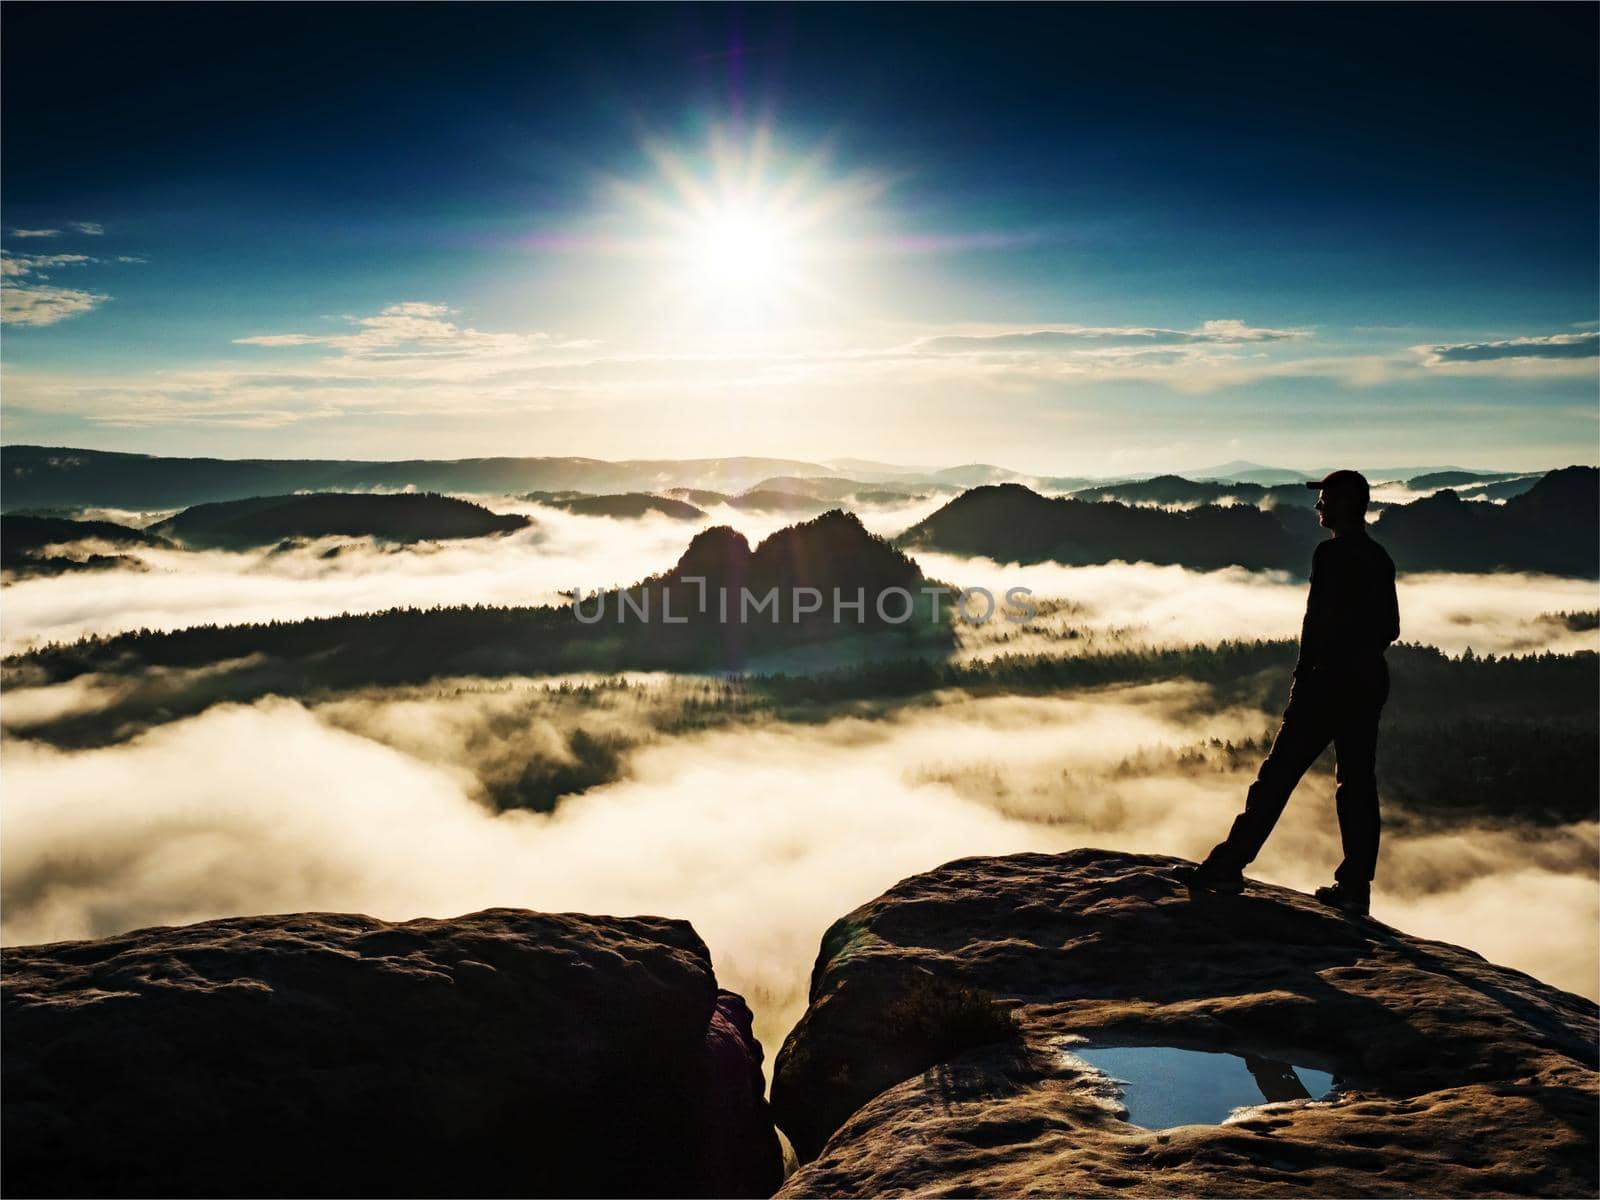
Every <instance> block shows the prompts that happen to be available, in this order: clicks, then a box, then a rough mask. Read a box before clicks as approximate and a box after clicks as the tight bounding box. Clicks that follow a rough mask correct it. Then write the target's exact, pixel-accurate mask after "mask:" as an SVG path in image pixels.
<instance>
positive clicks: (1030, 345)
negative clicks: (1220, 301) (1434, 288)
mask: <svg viewBox="0 0 1600 1200" xmlns="http://www.w3.org/2000/svg"><path fill="white" fill-rule="evenodd" d="M1310 336H1311V334H1310V331H1309V330H1305V329H1266V328H1261V327H1258V326H1253V325H1249V324H1247V323H1246V322H1244V321H1239V320H1234V319H1224V320H1214V321H1205V322H1203V323H1202V324H1201V325H1200V326H1199V327H1198V328H1195V329H1161V328H1155V327H1151V326H1094V325H1066V326H1060V327H1057V328H1048V329H1038V328H1032V329H1009V330H1002V331H998V332H994V333H980V334H945V335H942V336H938V337H930V338H923V339H921V340H920V341H918V342H916V343H915V344H914V347H913V348H914V349H915V350H917V351H920V352H924V353H934V354H984V353H994V352H997V351H998V352H1015V351H1023V352H1028V353H1039V354H1049V353H1059V352H1062V351H1067V352H1073V351H1083V350H1096V349H1105V348H1120V347H1131V348H1134V349H1141V348H1146V347H1166V346H1204V345H1239V344H1242V343H1249V342H1285V341H1295V340H1298V339H1302V338H1307V337H1310Z"/></svg>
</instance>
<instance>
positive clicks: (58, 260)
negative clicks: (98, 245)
mask: <svg viewBox="0 0 1600 1200" xmlns="http://www.w3.org/2000/svg"><path fill="white" fill-rule="evenodd" d="M98 261H99V260H98V259H94V258H90V257H89V256H88V255H87V254H34V255H27V256H21V255H15V254H12V253H11V252H10V251H9V250H0V278H5V279H17V278H20V277H21V276H23V275H32V274H35V273H37V272H41V271H47V270H49V269H51V268H52V267H69V266H78V265H79V264H82V263H91V262H98ZM39 277H40V278H41V279H45V278H48V276H45V275H40V276H39Z"/></svg>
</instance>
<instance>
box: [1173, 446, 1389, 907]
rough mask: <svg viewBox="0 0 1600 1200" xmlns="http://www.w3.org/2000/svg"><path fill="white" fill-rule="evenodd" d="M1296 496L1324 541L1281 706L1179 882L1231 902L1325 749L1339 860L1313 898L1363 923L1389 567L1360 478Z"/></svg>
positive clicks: (1323, 483) (1383, 694) (1343, 478)
mask: <svg viewBox="0 0 1600 1200" xmlns="http://www.w3.org/2000/svg"><path fill="white" fill-rule="evenodd" d="M1306 486H1307V487H1308V488H1316V489H1317V490H1318V491H1319V492H1320V493H1321V494H1320V495H1319V496H1318V497H1317V512H1318V514H1319V520H1320V522H1321V524H1322V525H1323V526H1324V527H1325V528H1326V529H1328V530H1329V531H1331V532H1332V534H1333V536H1332V537H1331V538H1329V539H1327V540H1326V541H1324V542H1322V543H1320V544H1319V545H1318V546H1317V549H1316V553H1315V554H1314V555H1313V556H1312V559H1311V595H1310V597H1309V598H1308V599H1307V601H1306V616H1305V621H1304V623H1303V624H1302V625H1301V629H1300V658H1299V661H1298V662H1296V663H1295V668H1294V675H1293V681H1292V683H1291V684H1290V687H1289V706H1288V707H1287V708H1286V709H1284V713H1283V724H1282V725H1281V726H1279V728H1278V735H1277V737H1276V738H1274V739H1273V742H1272V750H1271V752H1270V753H1269V754H1268V755H1267V758H1266V761H1265V762H1263V763H1262V764H1261V770H1260V771H1259V772H1258V773H1257V775H1256V781H1255V782H1254V783H1253V784H1251V785H1250V792H1249V796H1248V798H1247V800H1246V802H1245V809H1244V812H1242V813H1240V814H1239V816H1238V817H1237V818H1236V819H1235V820H1234V822H1233V828H1232V829H1230V830H1229V831H1228V836H1227V839H1226V840H1225V841H1223V842H1222V843H1220V844H1219V845H1218V846H1217V847H1216V848H1215V849H1214V850H1212V851H1211V853H1210V854H1209V855H1208V856H1207V857H1206V860H1205V862H1203V863H1201V864H1200V865H1199V866H1198V867H1182V868H1180V869H1179V872H1178V875H1179V878H1180V879H1181V880H1182V881H1183V882H1184V883H1187V884H1188V885H1189V886H1190V887H1194V888H1200V889H1203V890H1205V891H1214V892H1237V891H1239V890H1240V888H1242V887H1243V886H1244V876H1243V871H1244V868H1245V867H1246V866H1248V865H1249V864H1250V862H1251V861H1252V860H1254V858H1255V856H1256V855H1257V854H1259V853H1260V852H1261V847H1262V844H1263V843H1264V842H1266V840H1267V835H1268V834H1269V833H1271V832H1272V827H1273V826H1274V825H1275V824H1277V821H1278V816H1279V814H1281V813H1282V812H1283V806H1284V805H1285V804H1286V803H1288V800H1289V793H1290V792H1292V791H1294V787H1295V784H1297V783H1299V782H1300V777H1301V776H1302V775H1304V774H1305V773H1306V769H1307V768H1308V767H1310V766H1311V764H1312V763H1313V762H1315V761H1316V759H1317V756H1318V755H1319V754H1321V753H1322V751H1323V750H1324V749H1326V748H1327V745H1328V743H1329V742H1330V741H1331V742H1332V743H1333V744H1334V749H1335V751H1336V753H1337V754H1338V756H1339V762H1338V771H1337V779H1338V789H1337V791H1336V793H1335V796H1336V803H1337V807H1338V812H1339V837H1340V840H1341V841H1342V842H1343V843H1344V861H1343V862H1342V863H1340V864H1339V869H1338V871H1337V872H1335V874H1334V881H1335V882H1334V884H1333V886H1332V887H1322V888H1318V889H1317V891H1316V897H1317V899H1318V900H1321V901H1322V902H1323V903H1325V904H1331V905H1334V906H1335V907H1337V908H1341V909H1344V910H1345V911H1346V912H1349V913H1356V914H1360V915H1365V914H1366V912H1367V906H1368V903H1369V901H1370V899H1371V891H1372V876H1373V873H1374V871H1375V870H1376V869H1377V865H1378V829H1379V818H1378V780H1377V775H1376V760H1377V751H1378V715H1379V713H1380V712H1381V711H1382V710H1383V704H1384V701H1385V700H1387V699H1388V698H1389V668H1388V666H1387V664H1385V663H1384V661H1383V652H1384V650H1385V649H1387V648H1388V645H1389V643H1390V642H1392V641H1394V640H1395V638H1397V637H1399V636H1400V607H1399V604H1398V603H1397V601H1396V600H1395V593H1394V563H1393V561H1392V560H1391V559H1390V558H1389V555H1388V554H1387V553H1385V551H1384V549H1383V547H1382V546H1380V545H1378V543H1377V542H1375V541H1373V540H1372V539H1371V538H1369V537H1368V536H1367V503H1368V499H1369V496H1368V489H1367V481H1366V479H1365V477H1363V476H1362V475H1361V474H1360V473H1359V472H1356V471H1335V472H1334V473H1333V474H1331V475H1329V476H1328V477H1327V478H1326V479H1320V480H1318V481H1316V482H1315V483H1308V484H1306Z"/></svg>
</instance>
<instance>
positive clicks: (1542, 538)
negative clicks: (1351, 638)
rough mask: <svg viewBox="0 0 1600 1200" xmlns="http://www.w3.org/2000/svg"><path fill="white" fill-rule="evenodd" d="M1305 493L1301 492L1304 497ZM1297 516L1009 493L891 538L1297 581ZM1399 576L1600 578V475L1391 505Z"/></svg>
mask: <svg viewBox="0 0 1600 1200" xmlns="http://www.w3.org/2000/svg"><path fill="white" fill-rule="evenodd" d="M1307 494H1309V493H1307ZM1313 520H1314V518H1312V516H1311V514H1309V513H1307V512H1305V511H1304V510H1302V509H1284V510H1273V511H1265V510H1262V509H1258V508H1255V507H1253V506H1251V505H1247V504H1234V505H1230V506H1227V507H1221V506H1216V505H1205V506H1201V507H1198V508H1192V509H1188V510H1184V511H1170V510H1168V509H1163V508H1154V507H1135V506H1131V505H1127V504H1122V503H1118V502H1115V501H1090V500H1084V499H1078V498H1076V497H1070V498H1056V499H1052V498H1050V497H1046V496H1041V495H1039V494H1038V493H1037V492H1033V491H1030V490H1029V489H1027V488H1025V487H1023V486H1021V485H1020V484H1015V483H1004V484H999V485H997V486H993V487H979V488H973V489H972V490H971V491H969V492H965V493H963V494H962V495H960V496H958V497H956V498H955V499H954V500H952V501H951V502H950V503H949V504H947V505H945V506H944V507H943V508H941V509H939V510H938V511H937V512H935V513H933V514H932V515H931V516H929V517H928V518H927V519H926V520H924V521H922V522H921V523H919V524H917V525H915V526H913V527H912V528H911V529H909V530H907V531H906V532H905V533H904V534H903V535H901V537H900V539H899V543H900V545H901V546H904V547H906V548H908V549H913V550H916V549H926V550H940V551H945V552H947V553H952V554H972V555H982V556H984V557H986V558H992V559H995V560H996V561H999V562H1022V563H1033V562H1046V561H1054V562H1061V563H1069V564H1076V565H1086V564H1092V563H1104V562H1112V561H1115V560H1123V561H1127V562H1135V561H1142V562H1151V563H1157V564H1174V563H1175V564H1179V565H1182V566H1186V567H1192V568H1195V569H1197V570H1213V569H1215V568H1218V567H1226V566H1241V567H1248V568H1253V569H1261V568H1278V569H1281V570H1287V571H1294V572H1297V573H1299V572H1304V571H1305V570H1306V569H1307V568H1308V566H1309V564H1310V561H1311V548H1312V543H1314V542H1315V541H1316V540H1319V539H1320V538H1322V537H1325V536H1327V535H1326V533H1325V532H1324V531H1322V530H1321V529H1320V528H1319V527H1318V526H1317V525H1315V524H1314V523H1313ZM1370 529H1371V532H1372V536H1373V537H1374V538H1376V539H1377V540H1378V541H1379V542H1381V543H1382V544H1383V545H1384V546H1385V547H1386V548H1387V549H1388V551H1389V553H1390V555H1391V556H1392V557H1393V558H1394V561H1395V565H1396V566H1397V567H1398V568H1399V569H1400V570H1402V571H1501V570H1514V571H1540V572H1548V573H1550V574H1557V575H1572V576H1578V577H1583V578H1600V472H1597V471H1596V469H1595V468H1594V467H1581V466H1575V467H1564V468H1562V469H1560V470H1557V471H1551V472H1549V473H1548V474H1546V475H1545V476H1544V477H1543V478H1542V479H1540V480H1539V481H1538V482H1537V483H1536V484H1534V485H1533V486H1532V487H1531V488H1529V489H1528V490H1526V491H1525V492H1523V493H1522V494H1520V495H1515V496H1512V497H1510V498H1509V499H1507V500H1506V501H1505V503H1503V504H1493V503H1489V502H1486V501H1470V500H1464V499H1462V498H1461V497H1460V496H1459V495H1457V494H1456V493H1454V492H1451V491H1444V492H1440V493H1438V494H1437V495H1433V496H1429V497H1427V498H1425V499H1422V500H1416V501H1413V502H1412V503H1410V504H1393V505H1389V506H1388V507H1386V508H1385V509H1383V511H1382V512H1381V513H1380V514H1378V516H1377V517H1376V519H1375V520H1373V521H1372V522H1371V524H1370Z"/></svg>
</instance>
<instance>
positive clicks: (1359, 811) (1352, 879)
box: [1333, 697, 1383, 895]
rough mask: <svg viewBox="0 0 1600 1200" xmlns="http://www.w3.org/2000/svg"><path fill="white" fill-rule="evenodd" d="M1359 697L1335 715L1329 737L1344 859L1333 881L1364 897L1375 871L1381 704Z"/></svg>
mask: <svg viewBox="0 0 1600 1200" xmlns="http://www.w3.org/2000/svg"><path fill="white" fill-rule="evenodd" d="M1373 699H1374V698H1373V697H1361V698H1359V699H1358V700H1356V701H1355V702H1354V703H1352V705H1351V706H1350V708H1348V709H1346V710H1345V711H1344V712H1343V713H1342V714H1341V716H1340V720H1339V726H1338V730H1337V731H1336V733H1335V735H1334V748H1335V752H1336V753H1337V754H1338V755H1339V766H1338V774H1337V776H1336V777H1337V779H1338V781H1339V786H1338V790H1337V791H1336V792H1335V793H1334V796H1335V804H1336V806H1337V808H1338V812H1339V839H1340V841H1342V842H1343V843H1344V861H1343V862H1342V863H1340V864H1339V869H1338V870H1337V871H1335V872H1334V874H1333V877H1334V879H1335V880H1337V881H1338V882H1339V884H1340V886H1342V887H1348V888H1353V889H1355V890H1356V892H1357V893H1359V894H1362V895H1364V894H1365V893H1366V890H1367V889H1368V888H1369V887H1371V885H1372V877H1373V875H1374V874H1375V873H1376V872H1377V869H1378V833H1379V830H1380V828H1381V827H1382V824H1383V822H1382V819H1381V818H1380V817H1379V815H1378V773H1377V764H1378V717H1379V714H1381V713H1382V711H1383V702H1382V700H1381V699H1380V700H1378V701H1377V702H1376V703H1374V702H1373Z"/></svg>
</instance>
